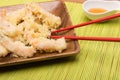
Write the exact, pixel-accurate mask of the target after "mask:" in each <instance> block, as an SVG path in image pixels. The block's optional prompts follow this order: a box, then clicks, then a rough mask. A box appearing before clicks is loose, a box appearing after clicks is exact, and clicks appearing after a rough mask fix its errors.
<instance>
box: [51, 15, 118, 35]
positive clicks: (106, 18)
mask: <svg viewBox="0 0 120 80" xmlns="http://www.w3.org/2000/svg"><path fill="white" fill-rule="evenodd" d="M117 17H120V13H117V14H113V15H111V16H107V17H104V18H99V19H96V20H91V21H88V22H84V23H81V24H77V25H74V26H69V27H66V28H60V29H58V30H54V31H52V32H51V33H56V32H60V31H65V30H69V29H73V28H77V27H82V26H85V25H89V24H93V23H97V22H102V21H106V20H110V19H113V18H117Z"/></svg>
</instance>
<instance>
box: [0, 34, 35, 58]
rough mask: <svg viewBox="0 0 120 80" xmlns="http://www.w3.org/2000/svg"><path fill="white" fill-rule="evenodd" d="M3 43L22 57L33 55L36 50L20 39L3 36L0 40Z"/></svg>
mask: <svg viewBox="0 0 120 80" xmlns="http://www.w3.org/2000/svg"><path fill="white" fill-rule="evenodd" d="M0 42H1V44H2V45H3V46H4V47H5V48H6V49H8V50H9V51H10V52H13V54H14V55H17V56H22V57H25V58H26V57H32V56H33V55H34V53H35V52H36V51H35V49H34V48H33V47H32V46H25V45H24V44H23V43H22V42H20V41H13V40H12V39H10V38H8V37H6V36H3V37H2V38H1V40H0Z"/></svg>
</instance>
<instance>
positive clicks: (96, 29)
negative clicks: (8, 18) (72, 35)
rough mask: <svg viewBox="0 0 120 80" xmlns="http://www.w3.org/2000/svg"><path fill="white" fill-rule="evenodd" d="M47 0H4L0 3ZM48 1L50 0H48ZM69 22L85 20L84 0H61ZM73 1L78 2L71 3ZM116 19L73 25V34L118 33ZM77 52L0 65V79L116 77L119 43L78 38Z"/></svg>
mask: <svg viewBox="0 0 120 80" xmlns="http://www.w3.org/2000/svg"><path fill="white" fill-rule="evenodd" d="M42 1H48V0H4V1H0V6H7V5H14V4H21V3H25V2H42ZM49 1H50V0H49ZM65 1H73V2H65V4H66V7H67V10H68V12H69V14H70V18H71V20H72V23H73V25H74V24H78V23H82V22H86V21H89V19H87V18H86V16H85V15H84V13H83V11H82V6H81V2H83V1H84V0H65ZM75 1H77V2H80V3H74V2H75ZM119 23H120V19H119V18H118V19H115V20H111V21H108V22H103V23H97V24H92V25H88V26H86V27H81V28H77V29H75V32H76V34H77V36H100V37H102V36H104V37H120V28H119V27H120V26H119ZM79 44H80V49H81V51H80V53H79V54H78V55H77V56H72V57H67V58H61V59H55V60H49V61H43V62H35V63H29V64H23V65H16V66H10V67H3V68H0V80H21V79H22V80H120V43H119V42H101V41H79Z"/></svg>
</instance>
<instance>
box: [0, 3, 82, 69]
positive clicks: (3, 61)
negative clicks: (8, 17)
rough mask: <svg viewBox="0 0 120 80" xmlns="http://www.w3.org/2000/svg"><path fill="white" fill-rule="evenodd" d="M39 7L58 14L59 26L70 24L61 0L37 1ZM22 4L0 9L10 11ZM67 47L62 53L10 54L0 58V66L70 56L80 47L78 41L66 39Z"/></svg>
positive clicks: (64, 33) (69, 32) (63, 33)
mask: <svg viewBox="0 0 120 80" xmlns="http://www.w3.org/2000/svg"><path fill="white" fill-rule="evenodd" d="M38 4H40V6H41V7H43V8H44V9H46V10H47V11H49V12H51V13H53V14H55V15H56V16H60V17H61V19H62V25H61V27H66V26H70V25H72V23H71V21H70V17H69V15H68V12H67V10H66V7H65V4H64V3H63V2H61V1H52V2H42V3H38ZM22 7H23V5H14V6H7V7H1V8H0V11H1V10H2V9H4V8H5V9H6V10H7V12H11V11H14V10H17V9H20V8H22ZM57 35H75V33H74V30H69V31H64V32H61V33H59V34H57ZM67 44H68V45H67V49H66V50H64V51H63V52H62V53H57V52H54V53H36V54H35V55H34V56H33V57H31V58H13V57H10V56H7V57H4V58H0V67H3V66H10V65H17V64H23V63H29V62H35V61H43V60H48V59H55V58H60V57H66V56H72V55H76V54H77V53H79V51H80V48H79V44H78V41H75V40H67Z"/></svg>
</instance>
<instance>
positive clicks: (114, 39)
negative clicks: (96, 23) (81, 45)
mask: <svg viewBox="0 0 120 80" xmlns="http://www.w3.org/2000/svg"><path fill="white" fill-rule="evenodd" d="M50 37H51V38H54V39H57V38H61V37H64V38H65V39H73V40H90V41H109V42H120V38H111V37H80V36H50Z"/></svg>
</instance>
